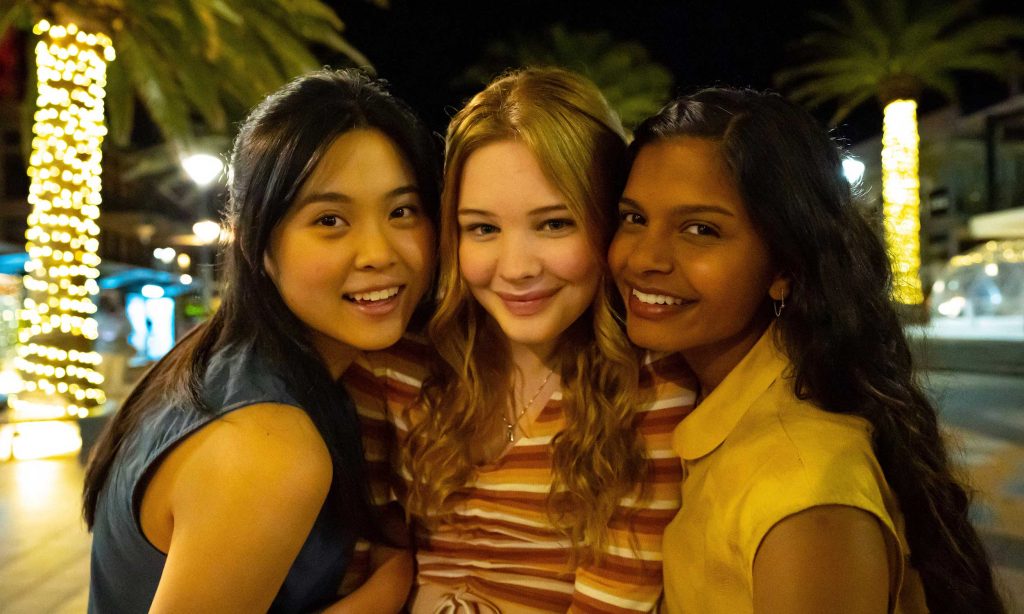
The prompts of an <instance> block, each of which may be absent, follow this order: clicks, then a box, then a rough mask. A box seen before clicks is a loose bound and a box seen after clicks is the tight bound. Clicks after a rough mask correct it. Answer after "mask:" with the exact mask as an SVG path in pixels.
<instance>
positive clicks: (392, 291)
mask: <svg viewBox="0 0 1024 614" xmlns="http://www.w3.org/2000/svg"><path fill="white" fill-rule="evenodd" d="M396 294H398V286H395V287H394V288H386V289H384V290H374V291H373V292H362V293H360V294H349V295H347V296H348V297H350V298H351V299H352V300H354V301H383V300H387V299H389V298H391V297H392V296H394V295H396Z"/></svg>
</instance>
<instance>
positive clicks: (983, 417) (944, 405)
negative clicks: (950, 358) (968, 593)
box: [925, 371, 1024, 612]
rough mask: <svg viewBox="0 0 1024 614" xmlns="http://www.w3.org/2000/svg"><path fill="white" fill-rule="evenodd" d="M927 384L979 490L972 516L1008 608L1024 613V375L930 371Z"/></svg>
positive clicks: (972, 481)
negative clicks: (996, 573) (993, 564)
mask: <svg viewBox="0 0 1024 614" xmlns="http://www.w3.org/2000/svg"><path fill="white" fill-rule="evenodd" d="M925 382H926V385H927V387H928V389H929V392H930V393H931V394H932V396H933V398H935V399H936V400H937V401H938V403H939V406H940V408H941V411H942V418H943V422H944V423H945V424H946V425H947V426H948V427H949V432H950V434H951V435H952V438H953V440H954V443H955V444H959V447H960V449H959V450H958V451H957V452H958V453H959V455H960V457H961V458H962V459H963V462H964V465H965V467H966V469H967V471H968V474H969V480H970V482H971V485H972V486H973V487H974V488H975V489H977V491H978V495H977V497H976V499H975V505H974V509H973V512H974V513H973V515H974V520H975V523H976V524H977V525H978V527H979V529H980V530H981V532H982V536H983V537H984V539H985V542H986V544H987V545H988V547H989V551H990V552H991V554H992V558H993V561H994V562H995V564H996V566H997V569H998V572H999V574H1000V576H1001V579H1002V581H1003V588H1004V592H1005V593H1006V594H1007V596H1008V598H1010V599H1012V601H1013V604H1014V605H1012V606H1011V609H1010V611H1011V612H1024V377H1013V376H1004V375H985V374H978V373H964V372H951V371H933V372H930V373H928V374H927V376H926V379H925Z"/></svg>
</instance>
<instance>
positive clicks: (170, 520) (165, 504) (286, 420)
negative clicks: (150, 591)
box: [143, 404, 333, 612]
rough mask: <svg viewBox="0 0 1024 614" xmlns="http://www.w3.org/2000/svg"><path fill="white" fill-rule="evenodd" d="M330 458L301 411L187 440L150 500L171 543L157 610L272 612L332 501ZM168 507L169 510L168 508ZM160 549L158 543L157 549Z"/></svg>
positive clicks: (227, 423)
mask: <svg viewBox="0 0 1024 614" xmlns="http://www.w3.org/2000/svg"><path fill="white" fill-rule="evenodd" d="M332 471H333V469H332V463H331V457H330V454H329V452H328V450H327V446H326V444H325V443H324V441H323V438H322V437H321V436H320V434H319V432H318V431H317V429H316V427H315V425H314V424H313V423H312V421H311V420H310V418H309V416H307V415H306V413H305V412H303V411H302V410H301V409H299V408H297V407H291V406H288V405H277V404H259V405H251V406H248V407H244V408H241V409H238V410H235V411H233V412H231V413H229V414H227V415H225V416H223V417H221V418H218V419H217V420H214V421H213V422H211V423H210V424H208V425H206V426H204V427H203V428H201V429H200V430H199V431H197V432H195V433H194V434H192V435H191V436H189V437H188V438H187V439H185V440H184V441H183V442H182V443H181V444H180V445H179V446H178V447H177V448H175V449H174V450H173V451H172V452H171V453H170V454H169V455H168V457H167V458H166V459H165V461H164V462H163V463H162V464H161V466H160V468H159V469H158V471H157V473H156V474H155V475H154V476H153V481H152V482H151V484H150V485H149V486H148V487H147V489H146V494H145V498H144V500H143V525H144V529H145V530H146V531H147V535H149V529H148V528H147V527H146V526H145V525H146V517H147V516H146V513H147V500H148V503H149V507H148V509H149V511H150V512H151V513H153V512H156V513H159V512H165V515H164V516H162V517H161V516H159V515H155V516H151V517H153V518H156V519H157V520H158V521H160V522H157V523H155V524H153V525H151V526H155V527H156V528H157V529H159V530H158V531H155V534H157V535H161V531H163V533H162V535H163V538H164V539H165V540H166V548H167V549H166V552H167V555H168V557H167V563H166V565H165V567H164V572H163V575H162V576H161V579H160V585H159V587H158V589H157V594H156V598H155V600H154V604H153V611H155V612H163V611H200V610H209V611H223V612H236V611H237V612H249V611H259V610H263V611H265V610H266V609H267V608H268V607H269V606H270V602H271V601H272V599H273V596H274V594H275V593H276V592H277V589H278V587H280V585H281V582H282V581H283V580H284V578H285V575H286V574H287V571H288V569H289V567H290V566H291V564H292V561H294V560H295V557H296V555H297V554H298V552H299V549H300V548H301V546H302V544H303V542H304V541H305V540H306V538H307V536H308V535H309V532H310V530H311V528H312V526H313V522H314V521H315V519H316V517H317V515H318V514H319V512H320V510H321V508H322V507H323V505H324V502H325V501H326V498H327V494H328V492H329V490H330V485H331V478H332ZM161 507H162V509H161ZM154 543H156V542H154Z"/></svg>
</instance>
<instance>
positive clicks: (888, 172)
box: [882, 100, 924, 305]
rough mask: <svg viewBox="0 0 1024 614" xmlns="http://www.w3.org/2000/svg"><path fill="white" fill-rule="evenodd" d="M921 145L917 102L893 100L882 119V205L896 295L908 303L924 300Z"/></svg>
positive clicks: (918, 302)
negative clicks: (920, 174) (919, 149)
mask: <svg viewBox="0 0 1024 614" xmlns="http://www.w3.org/2000/svg"><path fill="white" fill-rule="evenodd" d="M918 145H919V143H918V132H917V102H915V101H913V100H896V101H893V102H890V103H889V104H888V105H886V107H885V110H884V117H883V120H882V203H883V204H882V207H883V216H884V221H885V242H886V248H887V249H888V251H889V258H890V259H891V260H892V266H893V274H894V280H893V281H894V283H893V298H894V299H895V300H897V301H899V302H900V303H903V304H906V305H917V304H920V303H921V302H922V301H923V300H924V294H923V293H922V290H921V275H920V267H921V213H920V211H921V183H920V178H919V176H918Z"/></svg>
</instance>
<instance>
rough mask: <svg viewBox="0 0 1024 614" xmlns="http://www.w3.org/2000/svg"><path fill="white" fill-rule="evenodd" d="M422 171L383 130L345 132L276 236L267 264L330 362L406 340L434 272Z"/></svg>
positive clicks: (286, 302) (309, 182)
mask: <svg viewBox="0 0 1024 614" xmlns="http://www.w3.org/2000/svg"><path fill="white" fill-rule="evenodd" d="M433 248H434V245H433V228H432V226H431V223H430V221H429V219H428V218H427V217H426V215H424V212H423V209H422V206H421V203H420V199H419V191H418V189H417V187H416V180H415V176H414V175H413V173H412V171H411V170H410V168H409V165H408V164H407V163H406V161H405V158H404V157H403V156H402V154H401V152H400V151H399V150H398V148H397V147H396V146H395V145H394V143H392V141H391V140H390V139H389V138H388V137H387V136H385V135H384V134H383V133H381V132H379V131H377V130H372V129H365V130H353V131H350V132H347V133H345V134H343V135H341V136H340V137H338V138H337V139H336V140H335V141H334V142H333V143H332V144H331V146H330V148H329V149H328V150H327V152H326V153H325V155H324V157H323V158H322V159H321V160H320V162H319V163H318V164H317V166H316V168H315V169H314V170H313V172H312V173H311V174H310V176H309V178H308V179H307V180H306V182H305V183H304V184H303V186H302V189H301V190H300V191H299V194H298V195H297V196H296V198H295V202H294V203H293V204H292V206H291V208H290V209H289V211H288V213H287V214H285V216H284V217H283V218H282V219H281V221H280V222H279V223H278V225H277V226H276V227H275V228H274V231H273V233H272V235H271V238H270V245H269V247H268V249H267V253H266V257H265V259H264V264H265V267H266V270H267V273H268V275H269V276H270V278H271V279H272V280H273V282H274V284H275V285H276V286H277V289H278V291H279V292H280V293H281V298H282V299H284V302H285V304H286V305H287V306H288V308H289V309H291V310H292V312H293V313H294V314H295V315H296V316H297V317H298V318H299V320H301V321H302V322H303V323H304V324H305V325H306V326H307V327H308V328H309V329H310V331H311V332H312V334H313V343H314V345H315V347H316V348H317V350H318V351H319V352H320V353H321V355H322V356H323V357H324V358H325V360H326V361H327V363H328V366H329V367H330V366H331V365H332V364H333V363H336V362H337V361H339V360H344V359H345V358H346V357H350V356H351V354H352V353H353V352H354V351H356V350H377V349H382V348H385V347H387V346H389V345H391V344H393V343H395V342H396V341H398V339H399V337H401V335H402V333H403V332H404V331H405V327H406V324H407V323H408V322H409V318H410V317H411V316H412V313H413V311H414V310H415V308H416V305H417V303H418V302H419V300H420V297H422V295H423V293H424V292H425V291H426V289H427V287H428V285H429V280H430V275H431V273H432V270H433V264H434V262H433Z"/></svg>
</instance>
